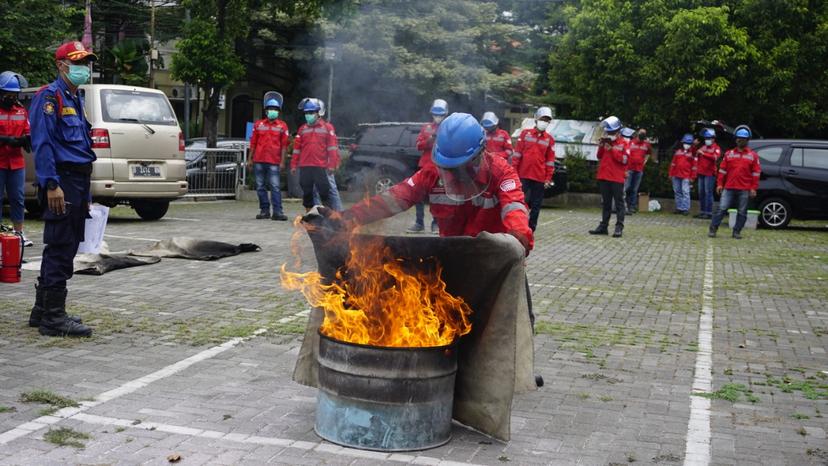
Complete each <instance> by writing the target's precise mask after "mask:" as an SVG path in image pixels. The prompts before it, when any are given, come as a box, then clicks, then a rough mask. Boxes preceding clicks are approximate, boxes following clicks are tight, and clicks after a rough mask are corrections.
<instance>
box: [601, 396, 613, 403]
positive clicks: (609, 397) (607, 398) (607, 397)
mask: <svg viewBox="0 0 828 466" xmlns="http://www.w3.org/2000/svg"><path fill="white" fill-rule="evenodd" d="M598 399H599V400H601V401H603V402H604V403H607V402H610V401H612V400H614V399H615V398H613V397H611V396H609V395H601V396H599V397H598Z"/></svg>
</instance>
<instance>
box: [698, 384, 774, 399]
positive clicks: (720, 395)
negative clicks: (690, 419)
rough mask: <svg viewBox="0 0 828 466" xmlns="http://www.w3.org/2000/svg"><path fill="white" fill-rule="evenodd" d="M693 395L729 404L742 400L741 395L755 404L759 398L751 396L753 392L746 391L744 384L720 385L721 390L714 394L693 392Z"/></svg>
mask: <svg viewBox="0 0 828 466" xmlns="http://www.w3.org/2000/svg"><path fill="white" fill-rule="evenodd" d="M693 395H696V396H700V397H702V398H710V399H713V400H726V401H729V402H731V403H735V402H737V401H739V400H740V399H741V398H742V395H744V396H745V398H747V400H748V401H750V402H751V403H756V402H758V401H759V398H758V397H756V396H755V395H754V394H753V391H751V390H750V389H748V388H747V387H746V386H745V385H744V384H740V383H726V384H724V385H722V388H720V389H718V390H716V391H715V392H710V393H700V392H694V393H693Z"/></svg>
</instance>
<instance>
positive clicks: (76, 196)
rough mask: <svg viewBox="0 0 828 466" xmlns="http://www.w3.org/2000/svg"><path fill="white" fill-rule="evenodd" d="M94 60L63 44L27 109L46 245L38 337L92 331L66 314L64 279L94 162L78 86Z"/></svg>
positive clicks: (35, 319)
mask: <svg viewBox="0 0 828 466" xmlns="http://www.w3.org/2000/svg"><path fill="white" fill-rule="evenodd" d="M96 59H97V57H96V56H95V55H94V54H92V53H91V52H89V51H88V50H86V49H85V48H84V46H83V45H82V44H81V43H80V42H76V41H72V42H67V43H65V44H63V45H61V46H60V47H59V48H58V49H57V51H56V52H55V64H56V66H57V70H58V78H57V79H56V80H55V81H53V82H52V83H50V84H49V85H47V86H44V87H43V88H41V89H40V90H39V91H38V92H37V94H35V96H34V98H33V99H32V103H31V105H30V107H29V115H30V119H31V131H32V150H33V151H34V154H35V172H36V174H37V182H38V185H39V196H40V202H41V205H43V206H44V207H45V209H44V214H43V220H44V223H45V225H44V227H43V243H44V245H45V247H44V248H43V260H42V261H41V264H40V276H39V277H38V283H37V285H35V289H36V292H35V304H34V307H32V313H31V316H30V317H29V325H30V326H32V327H38V328H39V331H40V334H41V335H49V336H71V337H88V336H90V335H92V329H90V328H89V327H87V326H86V325H83V324H82V323H81V321H80V319H79V318H77V317H71V316H68V315H66V281H67V280H69V279H70V278H72V272H73V270H72V262H73V260H74V258H75V253H77V251H78V245H79V244H80V242H81V241H83V230H84V224H85V222H86V218H87V217H88V216H89V203H90V202H91V192H90V185H89V184H90V176H91V174H92V162H94V161H95V153H94V152H93V151H92V139H91V137H90V130H91V125H90V124H89V122H88V121H87V120H86V115H84V111H83V98H82V97H81V96H80V95H79V94H78V86H80V85H81V84H85V83H86V82H88V81H89V74H90V70H89V62H90V61H92V60H96Z"/></svg>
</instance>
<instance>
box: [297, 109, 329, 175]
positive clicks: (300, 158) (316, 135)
mask: <svg viewBox="0 0 828 466" xmlns="http://www.w3.org/2000/svg"><path fill="white" fill-rule="evenodd" d="M337 144H338V142H337V140H336V131H335V130H334V127H333V125H332V124H330V123H328V122H327V121H325V120H323V119H321V118H320V119H318V120H317V121H316V122H315V123H314V124H312V125H308V124H304V125H302V126H300V127H299V131H298V132H297V135H296V138H295V139H294V141H293V157H292V158H291V159H290V168H291V169H295V168H297V167H322V168H327V169H329V170H333V169H335V168H336V167H337V165H339V146H338V145H337Z"/></svg>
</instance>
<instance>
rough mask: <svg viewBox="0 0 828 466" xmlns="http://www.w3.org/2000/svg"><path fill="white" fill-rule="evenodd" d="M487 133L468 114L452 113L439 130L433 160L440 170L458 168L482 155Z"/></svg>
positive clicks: (432, 155)
mask: <svg viewBox="0 0 828 466" xmlns="http://www.w3.org/2000/svg"><path fill="white" fill-rule="evenodd" d="M485 143H486V133H485V132H484V131H483V127H482V126H480V123H478V122H477V120H476V119H475V118H474V117H473V116H471V115H469V114H468V113H452V114H451V115H449V116H448V118H446V119H445V120H443V122H442V123H440V127H439V129H438V130H437V140H436V142H435V143H434V150H433V151H432V153H431V159H432V160H433V161H434V164H435V165H437V166H438V167H440V168H456V167H459V166H461V165H463V164H464V163H466V162H468V161H469V160H471V159H473V158H474V157H475V156H476V155H478V154H479V153H480V150H481V149H482V148H483V147H484V145H485Z"/></svg>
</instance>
